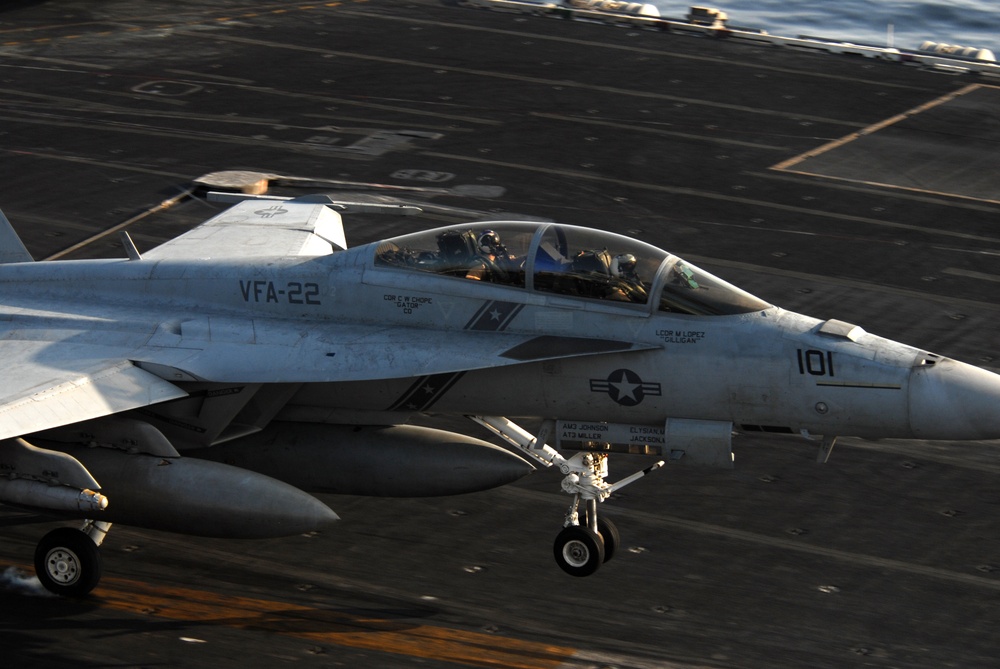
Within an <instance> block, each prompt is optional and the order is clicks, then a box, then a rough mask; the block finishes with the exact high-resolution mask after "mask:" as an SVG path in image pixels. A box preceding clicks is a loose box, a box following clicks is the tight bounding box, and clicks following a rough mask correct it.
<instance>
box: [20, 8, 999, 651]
mask: <svg viewBox="0 0 1000 669" xmlns="http://www.w3.org/2000/svg"><path fill="white" fill-rule="evenodd" d="M487 5H488V3H487V2H485V0H484V1H482V2H476V3H460V2H440V1H437V0H410V1H409V2H403V3H397V2H386V1H384V0H368V1H361V0H344V1H342V2H317V3H288V2H281V3H278V2H271V3H267V2H251V1H241V0H230V1H226V0H218V1H216V2H210V3H209V2H199V1H195V0H175V1H173V2H161V1H159V0H154V1H152V2H134V1H131V2H130V1H125V0H110V1H108V2H103V3H89V2H82V1H69V2H44V1H39V2H30V1H24V2H11V3H4V5H3V7H0V98H2V101H0V156H2V158H3V159H2V161H0V208H2V210H3V212H4V214H5V215H6V216H7V217H8V218H9V219H10V221H11V222H12V224H13V225H14V227H15V228H16V229H17V231H18V233H19V234H20V236H21V238H22V239H23V240H24V243H25V245H26V246H27V248H28V250H29V251H30V252H31V254H32V255H33V256H34V258H36V259H38V260H42V259H51V260H55V261H57V260H59V259H71V258H75V259H79V258H107V257H124V256H125V253H126V250H125V249H124V248H123V246H122V243H121V241H120V238H119V235H118V233H119V231H120V230H127V231H128V233H129V234H130V236H131V238H132V239H133V240H134V242H135V244H136V246H137V247H138V248H139V250H140V251H142V250H146V249H150V248H152V247H154V246H156V245H157V244H159V243H162V242H164V241H166V240H168V239H171V238H173V237H175V236H177V235H178V234H180V233H182V232H184V231H186V230H188V229H190V228H191V227H193V226H194V225H196V224H198V223H200V222H201V221H203V220H205V219H206V218H208V217H210V216H212V215H213V214H215V213H217V212H218V211H221V210H222V208H223V207H225V206H227V205H224V204H220V203H217V202H211V201H209V200H208V199H207V198H206V192H207V191H209V190H213V189H226V190H240V189H242V190H251V189H256V190H257V191H258V192H259V191H266V194H269V195H279V196H297V195H304V194H307V193H315V192H323V193H329V194H331V195H332V196H333V197H335V198H339V199H344V200H349V201H365V202H381V203H405V204H413V205H416V206H419V207H421V208H422V213H420V214H418V215H414V216H385V215H379V216H374V215H366V214H357V215H346V216H345V226H346V229H347V237H348V242H349V243H351V244H352V245H354V244H361V243H366V242H370V241H374V240H377V239H382V238H385V237H390V236H395V235H401V234H405V233H409V232H415V231H417V230H422V229H425V228H431V227H437V226H441V225H446V224H450V223H455V222H461V221H487V220H520V219H529V220H553V221H559V222H563V223H570V224H575V225H582V226H590V227H596V228H602V229H606V230H610V231H613V232H617V233H621V234H626V235H629V236H633V237H636V238H638V239H641V240H643V241H646V242H649V243H651V244H653V245H656V246H658V247H661V248H664V249H667V250H669V251H671V252H672V253H675V254H677V255H680V256H682V257H683V258H685V259H687V260H690V261H692V262H694V263H697V264H698V265H700V266H703V267H704V268H706V269H708V270H710V271H711V272H713V273H714V274H716V275H718V276H721V277H723V278H724V279H726V280H727V281H730V282H731V283H733V284H735V285H737V286H740V287H741V288H744V289H746V290H748V291H749V292H751V293H753V294H754V295H757V296H759V297H760V298H762V299H764V300H766V301H768V302H770V303H772V304H775V305H779V306H781V307H784V308H787V309H790V310H794V311H797V312H801V313H805V314H809V315H811V316H815V317H817V318H824V319H826V318H835V319H839V320H843V321H847V322H849V323H855V324H858V325H860V326H861V327H863V328H864V329H865V330H866V331H868V332H872V333H874V334H878V335H881V336H885V337H888V338H891V339H894V340H898V341H903V342H906V343H908V344H911V345H914V346H917V347H920V348H923V349H926V350H929V351H933V352H936V353H939V354H942V355H946V356H950V357H953V358H956V359H958V360H961V361H964V362H969V363H972V364H975V365H979V366H983V367H986V368H989V369H994V368H1000V339H998V337H997V335H996V332H997V323H998V320H1000V307H998V303H1000V264H998V256H1000V227H998V221H1000V178H998V177H1000V166H998V165H1000V163H998V161H997V160H996V150H997V146H998V142H1000V124H998V122H997V118H998V117H1000V114H998V112H1000V78H997V75H996V74H994V73H993V70H992V69H991V66H988V65H983V64H963V61H960V60H956V59H951V60H946V59H936V58H929V59H923V60H922V59H921V58H920V57H916V56H914V57H909V56H907V57H900V56H897V55H896V54H891V53H883V52H879V53H871V52H867V51H866V52H863V53H862V52H860V51H859V52H857V53H853V52H851V50H850V49H846V52H844V51H845V50H844V49H840V52H831V51H830V50H829V49H827V50H824V49H819V48H814V47H813V46H810V45H803V44H798V43H788V44H777V43H770V42H761V41H755V40H753V39H743V38H740V37H739V36H735V35H727V33H726V31H725V30H719V29H711V30H709V29H702V28H698V29H697V30H680V29H675V28H674V27H672V25H664V24H662V22H661V23H655V22H654V23H650V22H644V21H633V22H629V21H623V20H621V17H617V18H616V19H615V17H612V18H609V19H608V20H596V19H595V17H593V16H591V15H589V14H579V15H576V14H574V12H572V11H541V10H539V11H527V10H524V9H523V8H519V7H518V6H516V5H517V3H497V6H496V7H492V8H491V7H489V6H487ZM720 8H721V9H723V10H724V9H725V6H724V5H721V6H720ZM688 9H689V8H688V7H687V6H686V5H681V4H678V5H677V7H676V15H677V16H678V17H681V18H679V19H678V20H679V21H683V18H682V17H684V16H685V14H687V12H688ZM496 10H504V11H496ZM612 19H614V20H612ZM738 20H739V17H738V16H734V17H731V19H730V21H731V23H737V22H738ZM913 46H916V45H913ZM987 46H988V45H987ZM834 51H836V50H834ZM862 51H863V50H862ZM684 382H685V381H684V380H678V383H684ZM998 409H1000V407H998ZM435 420H436V419H435V418H434V417H433V416H431V417H428V418H427V422H428V424H438V423H435ZM446 427H448V428H449V429H455V430H461V431H464V432H467V433H469V434H475V435H476V436H479V437H480V438H483V439H486V438H488V435H487V434H486V433H485V432H477V431H476V430H477V427H476V426H475V425H472V424H471V423H470V424H469V425H465V424H461V425H447V426H446ZM816 449H817V446H816V444H814V443H810V442H808V441H806V440H805V439H802V438H799V437H797V436H783V435H768V434H760V435H752V436H741V437H739V438H738V439H737V440H736V441H735V442H734V452H735V458H736V467H735V469H734V470H732V471H723V470H712V469H697V468H687V467H682V466H674V465H669V466H667V467H666V468H664V470H663V471H660V472H657V473H655V474H653V475H650V476H648V477H646V478H645V479H643V480H642V481H640V482H638V483H636V484H635V485H633V486H631V487H630V488H628V489H627V491H625V492H623V493H621V494H620V495H616V496H615V497H614V498H612V499H611V500H610V501H609V502H608V503H607V504H606V505H605V506H604V507H603V509H604V510H605V511H606V512H607V513H608V515H609V516H613V517H614V518H615V521H616V522H617V523H618V525H619V527H620V528H621V529H622V533H623V536H624V537H625V539H624V541H625V543H624V544H623V550H622V552H621V555H620V556H619V557H617V558H616V560H615V561H614V562H613V563H611V564H609V565H606V566H605V567H604V568H603V569H602V570H601V572H600V573H599V574H596V575H595V576H594V577H591V578H589V579H586V580H579V579H573V578H571V577H569V576H567V575H565V574H564V573H562V572H561V571H559V569H558V568H557V567H556V565H555V564H554V563H553V559H552V545H551V539H552V530H553V528H554V527H555V524H557V523H558V521H559V520H560V519H561V517H562V514H563V513H564V511H565V506H566V502H567V499H566V498H565V496H562V495H560V494H559V493H558V474H557V473H555V472H546V471H540V472H536V473H534V474H532V475H531V476H529V477H527V478H526V479H524V480H522V481H521V482H519V483H517V484H514V485H510V486H506V487H503V488H499V489H496V490H493V491H490V492H485V493H476V494H472V495H464V496H458V497H448V498H426V499H417V500H392V499H376V498H364V497H347V496H344V497H332V496H331V497H327V498H324V501H325V502H326V503H328V504H329V506H330V507H331V508H333V509H334V510H335V511H336V512H337V514H338V515H340V516H341V518H342V520H340V521H339V522H338V523H337V524H336V525H335V526H334V528H333V529H331V530H329V531H326V532H324V533H322V534H314V535H312V534H311V535H304V536H296V537H292V538H289V539H278V540H264V541H223V540H207V539H198V538H190V537H185V536H180V535H172V534H167V533H158V532H152V531H144V530H136V529H132V528H128V527H120V526H115V527H114V528H113V529H112V531H111V532H110V534H109V535H108V539H107V540H106V541H105V543H104V546H103V553H104V562H105V573H106V576H105V578H104V579H103V581H102V583H101V585H100V586H99V587H98V588H97V589H96V590H95V591H94V593H93V594H92V595H91V596H90V597H89V598H87V599H84V600H81V601H70V600H62V599H58V598H53V597H49V596H46V595H45V594H44V592H43V591H41V589H40V588H39V587H38V586H37V583H33V582H32V579H31V569H30V564H31V556H32V553H33V550H34V545H35V542H36V541H37V540H38V538H39V537H40V536H41V535H42V534H43V533H44V532H45V531H47V529H49V528H50V527H54V526H55V525H52V524H51V523H48V522H39V521H40V520H44V519H39V518H38V517H36V516H34V515H32V514H28V513H23V512H20V511H17V510H16V509H12V508H8V507H5V508H4V509H3V510H2V512H0V525H2V526H3V530H2V531H3V537H4V539H3V541H0V573H2V574H3V586H2V587H0V601H2V606H0V609H2V611H3V614H2V616H0V649H2V655H3V657H4V658H5V660H4V662H5V666H11V667H14V666H25V667H66V666H70V665H73V666H77V667H108V666H127V667H154V666H181V667H265V666H266V667H284V666H298V667H329V666H343V667H390V668H394V667H413V666H424V667H435V668H436V667H441V668H456V667H527V668H534V667H551V668H556V667H569V668H579V669H583V668H591V667H593V668H596V667H616V668H618V669H629V668H635V669H647V668H651V667H664V668H669V669H681V668H683V669H688V668H691V669H693V668H699V669H702V668H711V669H730V668H737V667H768V668H769V669H779V668H786V667H787V668H789V669H791V668H798V667H814V668H820V667H829V668H831V669H833V668H842V667H908V668H921V667H926V668H928V669H931V668H933V669H939V668H941V667H962V668H963V669H967V668H972V667H990V666H995V663H996V658H997V657H998V655H1000V641H998V638H997V635H996V633H995V632H996V628H997V626H998V624H1000V596H998V595H1000V492H997V490H998V485H997V483H998V480H1000V445H998V444H997V443H994V442H983V443H972V444H969V443H958V442H956V443H950V442H904V441H899V442H896V441H880V442H868V441H862V440H858V439H843V440H841V441H839V442H838V443H837V446H836V448H835V449H834V450H833V453H832V457H831V458H830V461H829V462H828V463H827V464H824V465H820V464H817V462H816ZM654 459H655V458H653V457H649V456H629V455H617V456H613V457H612V459H611V466H612V468H613V469H615V468H616V467H617V468H619V469H617V470H616V471H617V472H618V473H619V474H621V475H623V474H625V473H628V472H631V471H633V470H635V469H638V468H640V467H642V466H645V465H646V464H649V463H650V462H652V461H653V460H654ZM612 478H616V476H615V475H613V476H612Z"/></svg>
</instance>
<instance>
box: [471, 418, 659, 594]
mask: <svg viewBox="0 0 1000 669" xmlns="http://www.w3.org/2000/svg"><path fill="white" fill-rule="evenodd" d="M470 418H471V419H472V420H474V421H476V422H477V423H479V424H480V425H482V426H483V427H486V428H487V429H489V430H490V431H491V432H493V433H494V434H496V435H497V436H498V437H500V438H501V439H503V440H504V441H506V442H507V443H508V444H511V445H512V446H515V447H517V448H518V449H519V450H521V452H523V453H525V454H526V455H528V456H530V457H531V458H532V459H533V460H535V461H536V462H538V463H540V464H542V465H544V466H546V467H550V466H552V465H557V466H558V467H559V471H561V472H562V473H563V474H564V475H565V476H564V478H563V480H562V483H561V487H562V490H563V492H565V493H568V494H570V495H573V502H572V503H571V504H570V507H569V511H567V513H566V518H565V520H564V521H563V529H562V531H561V532H559V534H558V535H557V536H556V540H555V543H554V544H553V546H552V552H553V555H554V556H555V559H556V564H558V565H559V568H560V569H562V570H563V571H564V572H566V573H567V574H569V575H571V576H590V575H591V574H593V573H594V572H595V571H597V570H598V568H599V567H600V566H601V565H602V564H603V563H605V562H607V561H608V560H610V559H611V558H612V557H614V555H615V553H616V552H617V551H618V547H619V546H620V545H621V536H620V535H619V533H618V527H617V526H615V524H614V523H613V522H611V520H609V519H607V518H605V517H604V516H599V515H598V514H597V505H598V503H600V502H603V501H604V500H606V499H608V498H609V497H610V496H611V494H612V493H614V492H615V491H617V490H620V489H622V488H624V487H625V486H627V485H629V484H630V483H633V482H635V481H638V480H639V479H640V478H642V477H643V476H645V475H646V474H649V473H651V472H653V471H655V470H657V469H659V468H660V467H662V466H663V464H664V463H663V461H662V460H660V461H659V462H657V463H655V464H653V465H651V466H650V467H647V468H645V469H642V470H640V471H637V472H636V473H634V474H632V475H631V476H627V477H625V478H624V479H622V480H621V481H618V482H617V483H614V484H609V483H608V482H607V481H605V479H606V478H607V476H608V456H607V454H606V453H588V452H583V453H577V454H576V455H574V456H573V457H571V458H566V457H564V456H563V455H562V454H560V453H559V452H558V451H556V450H555V449H553V448H552V447H550V446H548V445H546V444H545V439H546V438H547V437H548V435H549V434H550V433H551V428H552V425H551V422H550V421H547V422H546V423H543V425H542V430H541V431H540V432H539V435H538V436H537V437H535V436H532V435H531V434H530V433H528V432H526V431H525V430H523V429H522V428H521V427H519V426H518V425H516V424H515V423H513V422H512V421H510V420H507V419H506V418H503V417H499V416H470ZM580 502H584V505H585V506H584V509H583V513H582V514H581V513H580Z"/></svg>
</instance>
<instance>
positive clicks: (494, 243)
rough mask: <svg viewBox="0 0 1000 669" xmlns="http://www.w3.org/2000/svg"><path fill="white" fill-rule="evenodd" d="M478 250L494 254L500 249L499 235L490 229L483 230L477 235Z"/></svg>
mask: <svg viewBox="0 0 1000 669" xmlns="http://www.w3.org/2000/svg"><path fill="white" fill-rule="evenodd" d="M479 250H480V251H482V252H483V253H492V254H493V255H496V254H498V253H499V251H500V235H498V234H497V233H495V232H493V231H492V230H483V232H482V234H480V235H479Z"/></svg>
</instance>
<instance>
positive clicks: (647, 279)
mask: <svg viewBox="0 0 1000 669" xmlns="http://www.w3.org/2000/svg"><path fill="white" fill-rule="evenodd" d="M375 265H376V266H379V267H398V268H401V269H410V270H416V271H421V272H432V273H434V274H440V275H444V276H452V277H458V278H462V279H467V280H473V281H484V282H490V283H495V284H502V285H507V286H515V287H519V288H526V289H529V290H536V291H541V292H545V293H555V294H560V295H568V296H573V297H583V298H588V299H594V300H605V301H614V302H621V303H628V304H635V305H649V304H650V302H651V301H650V296H652V295H655V296H656V297H655V299H654V300H653V301H652V304H653V305H655V308H656V309H658V310H659V311H667V312H673V313H680V314H689V315H698V316H708V315H726V314H740V313H749V312H754V311H761V310H763V309H767V308H768V307H769V306H770V305H769V304H767V303H766V302H764V301H762V300H760V299H758V298H756V297H754V296H753V295H750V294H749V293H747V292H745V291H743V290H740V289H739V288H736V287H735V286H733V285H731V284H729V283H726V282H725V281H723V280H721V279H719V278H717V277H715V276H713V275H711V274H709V273H708V272H705V271H703V270H700V269H698V268H697V267H695V266H693V265H691V264H689V263H686V262H684V261H683V260H681V259H680V258H678V257H676V256H672V255H670V254H669V253H667V252H666V251H663V250H662V249H658V248H656V247H655V246H652V245H650V244H646V243H645V242H641V241H639V240H637V239H633V238H631V237H625V236H622V235H617V234H614V233H610V232H605V231H602V230H594V229H591V228H581V227H576V226H571V225H558V224H553V223H526V222H512V221H511V222H487V223H481V224H464V225H456V226H451V227H447V228H438V229H435V230H427V231H423V232H417V233H413V234H410V235H404V236H402V237H396V238H393V239H389V240H386V241H383V242H380V243H379V244H377V245H376V249H375Z"/></svg>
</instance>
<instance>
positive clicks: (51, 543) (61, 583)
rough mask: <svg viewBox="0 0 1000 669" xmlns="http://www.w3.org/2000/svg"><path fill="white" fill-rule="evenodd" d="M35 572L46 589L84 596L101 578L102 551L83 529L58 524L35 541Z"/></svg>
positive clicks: (65, 595)
mask: <svg viewBox="0 0 1000 669" xmlns="http://www.w3.org/2000/svg"><path fill="white" fill-rule="evenodd" d="M35 573H36V574H37V575H38V580H39V581H41V583H42V585H44V586H45V589H46V590H48V591H49V592H54V593H55V594H57V595H62V596H64V597H83V596H84V595H86V594H87V593H89V592H90V591H91V590H93V589H94V587H96V586H97V582H98V581H100V580H101V552H100V551H99V550H98V548H97V544H95V543H94V541H93V539H91V538H90V537H89V536H87V534H86V533H84V532H81V531H80V530H77V529H74V528H72V527H60V528H59V529H56V530H52V531H51V532H49V533H48V534H46V535H45V536H44V537H42V540H41V541H39V542H38V547H37V548H36V549H35Z"/></svg>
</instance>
